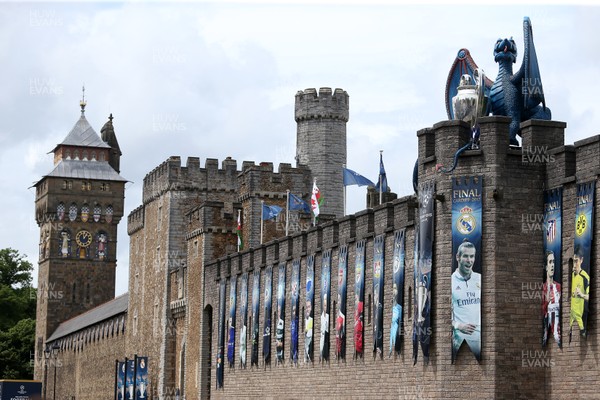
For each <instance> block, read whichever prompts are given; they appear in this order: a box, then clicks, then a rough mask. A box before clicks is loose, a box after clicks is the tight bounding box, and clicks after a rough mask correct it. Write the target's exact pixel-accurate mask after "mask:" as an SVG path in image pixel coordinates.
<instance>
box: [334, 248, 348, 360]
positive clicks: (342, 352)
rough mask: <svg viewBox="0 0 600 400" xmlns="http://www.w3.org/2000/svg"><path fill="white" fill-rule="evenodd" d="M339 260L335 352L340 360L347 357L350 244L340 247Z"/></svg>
mask: <svg viewBox="0 0 600 400" xmlns="http://www.w3.org/2000/svg"><path fill="white" fill-rule="evenodd" d="M338 257H339V261H338V300H337V302H338V310H337V315H336V317H335V352H336V358H337V359H338V361H339V360H345V359H346V276H347V267H348V246H347V245H343V246H342V247H340V253H339V256H338Z"/></svg>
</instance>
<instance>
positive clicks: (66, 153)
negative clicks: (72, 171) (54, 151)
mask: <svg viewBox="0 0 600 400" xmlns="http://www.w3.org/2000/svg"><path fill="white" fill-rule="evenodd" d="M70 159H71V151H70V150H65V160H70Z"/></svg>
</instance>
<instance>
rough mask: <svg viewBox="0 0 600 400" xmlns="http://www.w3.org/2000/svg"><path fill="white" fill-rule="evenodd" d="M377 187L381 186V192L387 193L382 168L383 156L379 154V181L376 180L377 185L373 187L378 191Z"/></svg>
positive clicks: (385, 178) (385, 179)
mask: <svg viewBox="0 0 600 400" xmlns="http://www.w3.org/2000/svg"><path fill="white" fill-rule="evenodd" d="M379 185H381V191H382V192H387V191H388V185H387V177H386V176H385V167H384V166H383V154H381V153H380V154H379V179H377V185H375V190H377V191H379Z"/></svg>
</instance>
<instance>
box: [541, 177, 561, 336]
mask: <svg viewBox="0 0 600 400" xmlns="http://www.w3.org/2000/svg"><path fill="white" fill-rule="evenodd" d="M543 234H544V236H543V240H544V268H543V270H544V271H543V278H542V279H543V284H542V319H543V328H542V346H546V343H548V339H549V338H550V337H551V336H554V341H555V342H556V343H557V344H558V347H561V346H562V338H561V333H560V325H561V324H560V320H561V318H560V314H561V313H560V298H561V287H562V188H558V189H552V190H546V191H544V232H543Z"/></svg>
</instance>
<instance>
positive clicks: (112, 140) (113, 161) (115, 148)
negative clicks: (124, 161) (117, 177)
mask: <svg viewBox="0 0 600 400" xmlns="http://www.w3.org/2000/svg"><path fill="white" fill-rule="evenodd" d="M112 120H113V115H112V113H111V114H110V116H109V117H108V122H106V123H105V124H104V126H103V127H102V129H101V130H100V134H101V135H102V140H103V141H104V143H106V144H108V145H109V146H110V151H109V156H108V164H110V166H111V167H113V169H114V170H115V171H117V172H120V170H119V164H120V162H121V155H122V154H123V153H121V148H120V147H119V142H118V141H117V135H115V129H114V128H113V124H112Z"/></svg>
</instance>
